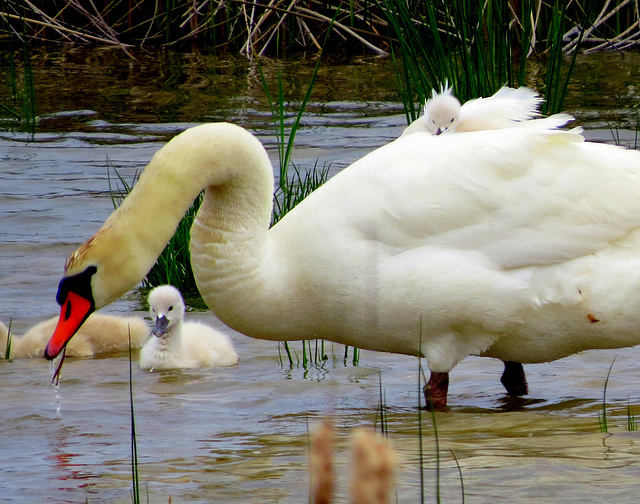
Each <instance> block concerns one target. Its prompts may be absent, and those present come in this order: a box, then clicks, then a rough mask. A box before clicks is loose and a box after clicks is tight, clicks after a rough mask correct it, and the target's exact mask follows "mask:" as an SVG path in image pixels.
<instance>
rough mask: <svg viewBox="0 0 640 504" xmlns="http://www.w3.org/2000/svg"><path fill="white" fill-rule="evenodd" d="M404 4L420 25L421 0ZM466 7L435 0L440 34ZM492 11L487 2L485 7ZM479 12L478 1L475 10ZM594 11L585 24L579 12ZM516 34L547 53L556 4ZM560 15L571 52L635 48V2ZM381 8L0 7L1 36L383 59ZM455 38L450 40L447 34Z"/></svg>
mask: <svg viewBox="0 0 640 504" xmlns="http://www.w3.org/2000/svg"><path fill="white" fill-rule="evenodd" d="M397 1H398V2H400V1H403V2H405V3H406V5H407V8H408V9H409V10H410V11H411V12H412V13H413V15H414V16H415V20H416V21H415V22H416V23H418V22H420V21H418V20H419V19H420V17H421V10H422V9H423V8H424V6H422V5H421V4H420V2H415V1H412V0H408V1H407V0H397ZM463 1H467V0H432V3H433V5H434V6H435V8H436V11H437V12H438V16H437V19H436V22H437V23H438V28H439V29H440V30H448V29H449V28H448V27H450V26H452V25H451V24H450V23H448V22H447V21H446V18H447V15H448V12H449V11H450V9H451V6H452V5H453V4H455V3H457V2H463ZM489 3H491V2H489ZM481 4H482V5H486V4H485V2H481ZM591 4H593V5H595V9H593V13H594V14H593V15H592V18H591V19H590V21H589V23H588V24H587V25H585V26H581V25H580V23H579V20H580V19H582V16H583V13H584V12H585V11H589V10H590V9H592V8H593V7H592V6H591ZM509 6H510V11H511V20H510V22H509V25H510V26H511V27H512V28H513V30H514V32H515V33H517V32H518V31H521V30H522V27H523V26H525V25H527V26H529V25H530V26H533V27H534V30H533V36H532V42H533V43H532V46H531V53H533V52H535V51H536V50H537V49H536V47H537V46H539V47H540V48H544V47H545V45H546V38H547V35H548V33H549V26H550V17H551V15H550V12H551V10H552V9H553V2H545V1H543V0H525V1H520V0H517V1H516V0H511V1H510V2H509ZM565 10H566V15H567V17H568V18H569V19H570V20H571V21H572V22H573V23H574V25H573V27H572V28H571V29H570V30H568V31H567V32H566V33H565V35H564V40H565V44H564V51H565V52H566V53H568V52H570V51H571V50H572V49H573V48H574V47H575V45H576V44H577V43H578V40H579V39H580V36H579V35H580V33H581V32H584V33H583V36H582V41H581V47H583V48H585V52H594V51H601V50H610V49H615V50H625V49H629V48H631V47H637V46H638V44H639V43H640V12H639V9H638V5H637V0H616V1H613V0H605V1H603V2H595V3H594V0H569V1H568V2H567V4H566V9H565ZM389 14H390V11H389V10H388V2H387V3H385V2H384V1H380V0H334V1H333V2H326V1H323V0H136V1H135V2H132V1H131V0H93V1H91V2H85V1H82V0H4V1H3V2H2V3H1V4H0V35H1V34H2V32H4V33H5V34H6V33H10V34H11V35H12V36H18V37H23V36H24V37H27V38H28V39H30V40H33V41H38V42H43V43H47V42H56V43H57V42H74V43H81V44H109V45H116V46H119V47H121V48H123V49H125V50H126V49H127V48H129V47H144V46H150V45H163V46H174V47H181V48H184V49H187V50H195V49H201V48H216V49H220V50H224V51H228V52H239V53H242V54H247V55H253V54H266V53H270V54H283V53H284V52H285V51H288V50H292V49H296V48H297V49H306V50H312V51H319V50H320V49H321V43H320V41H321V40H322V39H323V38H324V36H325V34H326V33H327V32H329V31H330V32H331V40H332V44H333V47H334V48H336V47H340V48H341V49H343V50H344V49H346V50H348V51H349V52H358V51H363V52H366V53H373V54H379V55H383V54H387V52H388V51H389V50H390V45H391V43H392V41H391V38H390V37H391V35H390V32H389V25H388V16H389ZM452 35H453V36H455V35H456V34H452Z"/></svg>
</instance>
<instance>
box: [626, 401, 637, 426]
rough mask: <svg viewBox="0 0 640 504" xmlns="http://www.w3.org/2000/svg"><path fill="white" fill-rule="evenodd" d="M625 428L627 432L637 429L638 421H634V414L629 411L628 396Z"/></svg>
mask: <svg viewBox="0 0 640 504" xmlns="http://www.w3.org/2000/svg"><path fill="white" fill-rule="evenodd" d="M627 430H628V431H629V432H633V431H637V430H638V423H637V422H636V416H635V415H634V414H633V411H631V403H630V402H629V398H628V397H627Z"/></svg>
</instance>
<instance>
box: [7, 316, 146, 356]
mask: <svg viewBox="0 0 640 504" xmlns="http://www.w3.org/2000/svg"><path fill="white" fill-rule="evenodd" d="M57 323H58V317H53V318H50V319H48V320H45V321H43V322H40V323H39V324H36V325H35V326H33V327H32V328H31V329H29V330H28V331H27V332H26V333H25V334H24V335H22V336H17V335H15V334H13V331H11V332H12V334H11V355H10V357H11V358H21V357H43V356H44V349H45V347H46V346H47V342H48V341H49V338H50V337H51V335H52V334H53V331H54V330H55V328H56V325H57ZM8 332H9V330H8V329H7V327H6V326H5V325H4V324H3V323H2V322H0V354H2V355H4V354H5V351H6V345H7V335H8ZM76 336H77V337H76V338H74V339H73V341H70V342H69V344H68V345H67V349H66V355H67V356H68V357H92V356H94V355H104V354H107V353H115V352H123V351H126V350H128V349H129V340H131V348H133V349H138V348H140V347H141V346H142V345H143V343H144V342H145V340H146V339H147V336H149V327H148V326H147V323H146V322H145V321H144V319H143V318H142V317H120V316H117V315H102V314H99V313H94V314H92V315H91V316H90V317H89V318H88V319H87V320H85V322H84V324H82V326H81V327H80V329H79V330H78V333H77V335H76Z"/></svg>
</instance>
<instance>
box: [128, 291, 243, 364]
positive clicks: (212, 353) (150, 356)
mask: <svg viewBox="0 0 640 504" xmlns="http://www.w3.org/2000/svg"><path fill="white" fill-rule="evenodd" d="M149 308H150V311H151V314H152V316H153V317H154V320H155V327H154V328H153V331H152V335H153V336H152V337H150V338H149V339H148V340H147V342H146V343H145V345H144V347H143V348H142V350H141V351H140V367H141V368H142V369H150V370H154V369H180V368H196V367H211V366H231V365H233V364H235V363H237V362H238V354H237V353H236V352H235V350H234V349H233V345H232V344H231V341H230V340H229V338H228V337H227V336H226V335H224V334H222V333H221V332H219V331H216V330H215V329H213V328H212V327H210V326H208V325H206V324H202V323H200V322H184V320H183V319H184V313H185V307H184V300H183V299H182V295H181V294H180V291H179V290H178V289H176V288H175V287H173V286H171V285H162V286H160V287H156V288H155V289H153V290H152V291H151V293H150V294H149Z"/></svg>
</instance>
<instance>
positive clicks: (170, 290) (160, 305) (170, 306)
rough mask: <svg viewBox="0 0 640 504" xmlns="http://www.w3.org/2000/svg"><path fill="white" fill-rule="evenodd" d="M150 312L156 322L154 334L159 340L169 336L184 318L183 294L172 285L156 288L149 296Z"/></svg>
mask: <svg viewBox="0 0 640 504" xmlns="http://www.w3.org/2000/svg"><path fill="white" fill-rule="evenodd" d="M149 310H150V311H151V315H152V316H153V317H154V320H155V327H154V328H153V331H152V333H153V334H154V335H155V336H157V337H158V338H161V337H163V336H165V335H168V334H169V333H170V332H171V329H172V328H173V327H175V326H176V325H180V324H181V323H182V319H183V318H184V311H185V309H184V300H183V299H182V294H180V291H179V290H178V289H176V288H175V287H173V286H171V285H161V286H160V287H156V288H155V289H153V290H152V291H151V293H150V294H149Z"/></svg>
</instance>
